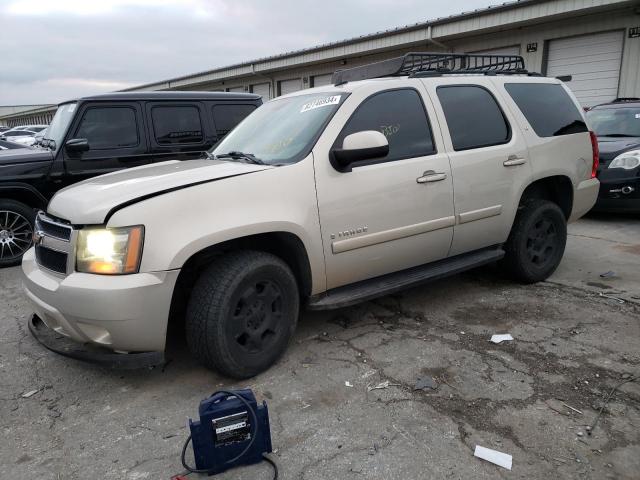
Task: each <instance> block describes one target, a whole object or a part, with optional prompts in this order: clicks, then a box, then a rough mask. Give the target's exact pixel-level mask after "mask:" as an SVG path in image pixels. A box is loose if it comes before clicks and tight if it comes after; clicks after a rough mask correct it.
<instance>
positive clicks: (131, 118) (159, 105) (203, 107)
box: [0, 92, 262, 267]
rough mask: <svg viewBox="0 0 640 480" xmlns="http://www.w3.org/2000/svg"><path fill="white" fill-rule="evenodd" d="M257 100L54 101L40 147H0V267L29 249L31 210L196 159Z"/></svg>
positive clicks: (146, 97)
mask: <svg viewBox="0 0 640 480" xmlns="http://www.w3.org/2000/svg"><path fill="white" fill-rule="evenodd" d="M261 104H262V100H261V98H260V96H259V95H253V94H245V93H216V92H143V93H134V92H127V93H111V94H106V95H96V96H92V97H85V98H81V99H79V100H74V101H70V102H65V103H62V104H60V105H59V106H58V110H57V111H56V114H55V116H54V117H53V120H52V121H51V125H49V128H48V130H47V133H46V135H45V138H44V139H43V140H42V142H41V146H42V148H21V149H16V150H3V151H0V267H4V266H9V265H15V264H17V263H19V262H20V259H21V258H22V254H23V253H24V252H25V251H26V250H27V249H28V248H29V247H30V245H31V237H32V235H33V222H34V218H35V213H34V212H35V210H36V209H44V208H46V206H47V203H48V201H49V200H50V199H51V197H53V195H54V194H55V193H56V192H57V191H58V190H60V189H62V188H64V187H66V186H68V185H71V184H72V183H76V182H79V181H81V180H85V179H87V178H90V177H95V176H97V175H102V174H104V173H109V172H113V171H115V170H120V169H123V168H130V167H137V166H140V165H146V164H149V163H155V162H162V161H165V160H187V159H192V158H198V157H201V156H202V155H203V152H204V151H206V150H208V149H209V148H211V147H212V146H213V145H214V144H215V143H216V142H217V141H218V140H220V139H221V138H222V137H224V136H225V135H226V134H227V133H228V132H229V131H230V130H231V129H232V128H233V127H234V126H235V125H237V124H238V123H239V122H240V121H241V120H242V119H243V118H244V117H246V116H247V115H248V114H250V113H251V112H252V111H253V110H255V109H256V108H257V107H259V106H260V105H261Z"/></svg>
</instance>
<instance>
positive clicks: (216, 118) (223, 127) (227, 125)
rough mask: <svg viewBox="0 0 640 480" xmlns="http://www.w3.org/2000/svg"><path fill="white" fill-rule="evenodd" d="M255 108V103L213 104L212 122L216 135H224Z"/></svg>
mask: <svg viewBox="0 0 640 480" xmlns="http://www.w3.org/2000/svg"><path fill="white" fill-rule="evenodd" d="M255 109H256V106H255V105H225V104H218V105H214V106H213V109H212V114H213V123H214V124H215V126H216V133H217V134H218V136H219V137H224V136H225V135H226V134H227V133H229V132H230V131H231V130H233V127H235V126H236V125H237V124H239V123H240V122H241V121H242V120H244V117H246V116H247V115H249V114H250V113H251V112H253V111H254V110H255Z"/></svg>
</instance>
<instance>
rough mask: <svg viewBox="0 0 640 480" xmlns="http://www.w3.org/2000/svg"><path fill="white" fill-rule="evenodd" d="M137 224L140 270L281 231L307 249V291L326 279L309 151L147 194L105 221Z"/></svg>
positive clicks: (175, 264) (176, 265)
mask: <svg viewBox="0 0 640 480" xmlns="http://www.w3.org/2000/svg"><path fill="white" fill-rule="evenodd" d="M140 224H142V225H144V226H145V242H144V250H143V256H142V263H141V267H140V268H141V271H144V272H153V271H160V270H172V269H179V268H181V267H182V266H183V265H184V263H185V262H186V261H187V260H188V259H189V258H190V257H191V256H192V255H193V254H195V253H197V252H199V251H201V250H203V249H205V248H207V247H211V246H215V245H217V244H220V243H222V242H226V241H229V240H234V239H238V238H242V237H246V236H250V235H256V234H261V233H271V232H286V233H290V234H293V235H295V236H297V237H298V238H299V239H300V240H301V241H302V243H303V245H304V247H305V249H306V251H307V255H308V258H309V264H310V268H311V277H312V291H313V292H314V293H315V292H317V291H322V290H323V289H324V287H325V285H326V280H325V274H324V257H323V253H322V252H323V250H322V237H321V234H320V223H319V218H318V209H317V201H316V190H315V180H314V174H313V163H312V158H311V156H309V157H308V158H306V159H305V160H302V161H301V162H298V163H296V164H293V165H288V166H283V167H278V168H273V169H268V170H262V171H258V172H254V173H250V174H247V175H241V176H237V177H231V178H227V179H224V180H221V181H217V182H212V183H206V184H202V185H196V186H193V187H189V188H185V189H181V190H177V191H173V192H170V193H167V194H163V195H159V196H157V197H153V198H149V199H147V200H144V201H141V202H138V203H136V204H133V205H130V206H128V207H125V208H123V209H122V210H119V211H118V212H116V213H115V214H114V215H113V216H112V217H111V219H110V220H109V223H108V226H109V227H117V226H128V225H140Z"/></svg>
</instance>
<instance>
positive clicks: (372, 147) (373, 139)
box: [332, 130, 389, 171]
mask: <svg viewBox="0 0 640 480" xmlns="http://www.w3.org/2000/svg"><path fill="white" fill-rule="evenodd" d="M332 153H333V158H334V159H335V161H336V162H337V163H338V166H339V167H341V170H342V171H351V169H350V168H349V167H350V165H351V164H352V163H354V162H360V161H363V160H372V159H374V158H382V157H386V156H387V155H388V154H389V142H388V141H387V137H385V136H384V135H383V134H382V133H380V132H378V131H375V130H365V131H363V132H356V133H352V134H351V135H347V136H346V137H345V138H344V141H343V142H342V148H336V149H334V150H333V152H332Z"/></svg>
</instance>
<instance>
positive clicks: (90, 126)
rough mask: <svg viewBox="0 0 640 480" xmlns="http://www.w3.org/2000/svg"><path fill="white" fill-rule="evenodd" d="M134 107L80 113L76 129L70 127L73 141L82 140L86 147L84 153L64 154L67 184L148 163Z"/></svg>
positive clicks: (89, 108)
mask: <svg viewBox="0 0 640 480" xmlns="http://www.w3.org/2000/svg"><path fill="white" fill-rule="evenodd" d="M141 118H142V117H141V115H140V107H139V106H138V105H137V104H120V105H109V106H106V105H96V104H93V105H91V104H90V105H86V106H84V111H83V112H80V120H79V122H78V124H77V126H76V127H75V128H74V127H72V130H71V132H72V134H69V135H67V138H66V141H68V140H70V139H73V138H78V139H79V138H84V139H86V140H87V142H88V144H89V150H88V151H85V152H72V151H68V150H66V149H65V150H64V164H65V170H66V172H67V174H68V175H70V177H72V178H69V179H68V181H69V182H76V181H80V180H83V179H85V178H89V177H93V176H96V175H102V174H103V173H109V172H112V171H114V170H119V169H122V168H128V167H135V166H139V165H144V164H147V163H150V162H151V157H150V156H149V155H145V154H146V153H147V143H146V139H145V135H144V130H143V125H142V121H141Z"/></svg>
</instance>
